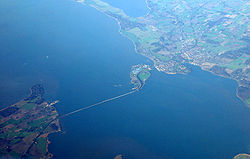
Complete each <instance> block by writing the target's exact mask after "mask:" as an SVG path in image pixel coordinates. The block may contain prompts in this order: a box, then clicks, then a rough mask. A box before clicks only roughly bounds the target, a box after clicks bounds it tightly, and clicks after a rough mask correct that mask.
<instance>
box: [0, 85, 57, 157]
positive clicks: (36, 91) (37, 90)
mask: <svg viewBox="0 0 250 159" xmlns="http://www.w3.org/2000/svg"><path fill="white" fill-rule="evenodd" d="M43 94H44V88H43V87H42V85H40V84H37V85H34V86H33V87H32V88H31V95H30V96H29V97H27V98H25V99H23V100H21V101H19V102H17V103H15V104H13V105H11V106H8V107H6V108H4V109H2V110H0V158H30V157H33V158H51V157H52V154H51V153H49V152H48V144H49V140H48V135H49V134H51V133H54V132H58V131H60V124H59V119H58V118H57V117H58V113H57V111H56V109H55V107H54V106H53V105H54V104H56V103H57V102H58V101H55V102H52V103H48V102H46V101H44V99H43Z"/></svg>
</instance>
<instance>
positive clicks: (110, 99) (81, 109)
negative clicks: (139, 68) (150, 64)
mask: <svg viewBox="0 0 250 159" xmlns="http://www.w3.org/2000/svg"><path fill="white" fill-rule="evenodd" d="M135 92H136V90H133V91H130V92H128V93H124V94H121V95H119V96H116V97H113V98H109V99H105V100H103V101H100V102H98V103H95V104H91V105H89V106H85V107H82V108H79V109H77V110H74V111H72V112H69V113H66V114H64V115H61V116H58V118H59V119H60V118H64V117H66V116H69V115H72V114H75V113H78V112H80V111H83V110H86V109H90V108H93V107H97V106H99V105H101V104H104V103H107V102H110V101H112V100H116V99H118V98H122V97H124V96H127V95H130V94H132V93H135ZM58 118H57V119H58Z"/></svg>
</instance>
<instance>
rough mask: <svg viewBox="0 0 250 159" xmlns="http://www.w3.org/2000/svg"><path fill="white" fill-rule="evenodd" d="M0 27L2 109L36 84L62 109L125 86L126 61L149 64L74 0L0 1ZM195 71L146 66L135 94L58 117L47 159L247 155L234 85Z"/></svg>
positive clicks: (110, 23) (242, 109)
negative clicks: (163, 70)
mask: <svg viewBox="0 0 250 159" xmlns="http://www.w3.org/2000/svg"><path fill="white" fill-rule="evenodd" d="M124 3H125V2H124ZM128 3H130V2H128ZM136 3H137V2H136ZM138 3H139V1H138ZM114 5H118V4H115V3H114ZM123 6H124V8H122V9H123V10H124V11H125V12H126V11H127V10H128V9H127V8H126V7H125V6H129V5H123ZM135 6H138V7H142V6H141V5H135ZM118 7H122V6H118ZM145 11H146V9H145ZM128 12H129V11H128ZM134 12H135V13H130V14H131V15H133V14H134V15H136V16H137V15H141V14H142V12H141V13H137V12H136V10H134ZM0 26H1V27H0V35H1V36H0V43H1V45H0V54H1V59H0V71H1V76H0V77H1V81H2V82H1V90H0V91H1V92H0V93H1V98H0V99H1V100H0V101H1V106H2V107H4V106H6V105H8V104H11V103H14V102H15V101H18V100H20V99H22V98H23V97H25V96H27V95H28V94H29V87H30V86H31V85H33V84H35V83H42V84H43V85H44V86H45V88H46V91H47V94H46V99H48V100H51V101H52V100H60V102H59V103H58V104H57V105H56V108H57V110H58V112H59V114H64V113H67V112H70V111H73V110H75V109H77V108H81V107H84V106H88V105H90V104H94V103H96V102H99V101H102V100H104V99H107V98H110V97H114V96H117V95H120V94H122V93H126V92H128V91H129V90H130V89H131V88H132V85H131V84H130V77H129V72H130V68H131V66H133V65H136V64H140V63H146V64H150V65H152V62H150V61H149V60H148V59H147V58H145V57H143V56H141V55H140V54H137V53H135V51H134V46H133V44H132V42H131V41H129V40H128V39H126V38H125V37H123V36H121V35H120V34H119V32H118V29H119V26H118V25H117V23H116V21H114V20H113V19H111V18H109V17H107V16H105V15H104V14H102V13H100V12H98V11H96V10H95V9H93V8H90V7H87V6H84V5H82V4H80V3H77V2H75V1H71V0H61V1H59V0H50V1H49V0H44V1H41V0H36V1H30V0H29V1H28V0H24V1H17V0H9V1H1V2H0ZM192 70H193V71H192V73H190V74H189V75H167V74H164V73H160V72H158V71H156V70H153V71H152V76H151V77H150V78H149V80H148V81H147V82H146V85H145V87H144V88H143V89H142V90H141V91H139V92H136V93H134V94H132V95H129V96H126V97H124V98H120V99H118V100H115V101H111V102H109V103H105V104H103V105H100V106H98V107H96V108H93V109H89V110H86V111H82V112H79V113H77V114H74V115H72V116H69V117H66V118H63V119H61V121H60V123H61V126H62V132H60V133H55V134H52V135H50V136H49V139H50V141H51V144H50V145H49V151H50V152H51V153H53V154H54V158H103V159H106V158H107V159H110V158H114V157H115V156H116V155H119V154H122V155H123V156H124V157H125V158H136V159H138V158H150V159H151V158H174V159H182V158H195V159H211V158H213V159H220V158H233V156H234V155H236V154H237V153H241V152H249V149H248V148H249V142H250V140H249V130H250V129H249V128H250V126H249V125H250V124H249V121H250V113H249V109H248V108H247V107H246V106H245V105H244V104H243V103H242V102H241V101H240V100H239V99H238V98H237V97H236V95H235V94H236V91H235V89H236V87H237V83H236V82H235V81H232V80H229V79H224V78H222V77H218V76H215V75H213V74H211V73H208V72H205V71H202V70H200V69H199V68H198V67H192Z"/></svg>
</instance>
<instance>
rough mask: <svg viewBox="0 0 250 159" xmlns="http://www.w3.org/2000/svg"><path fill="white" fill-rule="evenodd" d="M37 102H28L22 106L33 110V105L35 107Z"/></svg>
mask: <svg viewBox="0 0 250 159" xmlns="http://www.w3.org/2000/svg"><path fill="white" fill-rule="evenodd" d="M35 106H36V104H34V103H26V104H24V105H23V106H22V108H23V109H26V110H31V109H32V108H33V107H35Z"/></svg>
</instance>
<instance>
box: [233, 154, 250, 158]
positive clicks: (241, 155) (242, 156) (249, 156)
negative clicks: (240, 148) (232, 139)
mask: <svg viewBox="0 0 250 159" xmlns="http://www.w3.org/2000/svg"><path fill="white" fill-rule="evenodd" d="M233 159H250V155H249V154H239V155H237V156H235V157H234V158H233Z"/></svg>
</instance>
